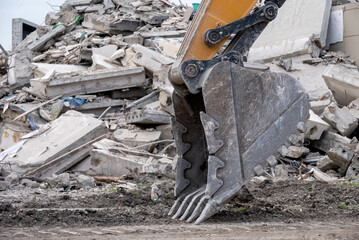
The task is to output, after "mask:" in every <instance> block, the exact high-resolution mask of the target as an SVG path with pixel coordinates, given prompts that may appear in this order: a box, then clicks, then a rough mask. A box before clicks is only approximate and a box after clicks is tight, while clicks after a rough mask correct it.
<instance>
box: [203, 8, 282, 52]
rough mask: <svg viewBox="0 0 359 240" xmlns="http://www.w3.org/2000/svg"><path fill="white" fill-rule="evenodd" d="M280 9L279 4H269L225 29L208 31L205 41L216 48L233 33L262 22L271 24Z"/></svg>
mask: <svg viewBox="0 0 359 240" xmlns="http://www.w3.org/2000/svg"><path fill="white" fill-rule="evenodd" d="M278 8H279V7H278V5H277V4H275V3H273V2H267V3H266V5H265V6H263V7H261V8H260V9H259V10H258V11H256V12H254V13H253V14H251V15H248V16H247V17H244V18H241V19H239V20H237V21H235V22H232V23H230V24H227V25H225V26H223V27H220V28H216V29H210V30H208V31H207V32H206V33H205V36H204V41H205V43H206V44H207V45H208V46H216V45H217V44H219V43H220V41H222V40H223V39H224V38H226V37H228V36H230V35H231V34H233V33H238V32H241V31H244V30H245V29H247V28H250V27H252V26H254V25H256V24H258V23H261V22H270V21H272V20H273V19H275V18H276V16H277V13H278Z"/></svg>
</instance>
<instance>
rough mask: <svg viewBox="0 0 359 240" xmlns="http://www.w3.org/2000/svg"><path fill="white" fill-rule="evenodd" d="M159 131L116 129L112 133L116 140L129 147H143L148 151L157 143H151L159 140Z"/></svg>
mask: <svg viewBox="0 0 359 240" xmlns="http://www.w3.org/2000/svg"><path fill="white" fill-rule="evenodd" d="M160 136H161V132H159V131H145V130H139V129H136V130H129V129H118V130H116V131H115V132H114V133H113V137H114V139H115V140H116V141H119V142H121V143H123V144H125V145H128V146H130V147H136V148H140V149H144V150H146V151H148V152H150V151H151V150H152V149H153V148H154V147H155V146H156V145H157V144H155V143H153V142H156V141H158V140H160Z"/></svg>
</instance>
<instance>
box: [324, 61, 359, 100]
mask: <svg viewBox="0 0 359 240" xmlns="http://www.w3.org/2000/svg"><path fill="white" fill-rule="evenodd" d="M323 78H324V80H325V82H326V84H327V85H328V87H329V89H330V90H332V92H333V95H334V97H335V99H336V100H337V102H338V103H339V104H340V105H343V106H347V105H348V104H349V103H350V102H351V101H354V100H355V99H357V98H359V70H358V69H353V68H349V67H347V66H345V65H339V64H330V65H328V67H327V68H326V69H325V71H324V72H323Z"/></svg>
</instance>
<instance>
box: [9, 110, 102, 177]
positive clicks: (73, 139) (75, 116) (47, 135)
mask: <svg viewBox="0 0 359 240" xmlns="http://www.w3.org/2000/svg"><path fill="white" fill-rule="evenodd" d="M105 133H106V128H105V126H104V125H103V122H102V121H101V120H98V119H95V118H92V117H89V116H86V115H84V114H82V113H79V112H76V111H73V110H71V111H67V112H66V113H64V114H63V115H61V117H59V118H58V119H56V120H54V121H53V122H50V123H48V124H46V125H44V126H43V127H41V128H40V129H39V130H37V132H36V131H35V132H32V133H30V134H31V136H32V137H30V134H28V135H26V136H24V137H23V138H25V139H22V141H24V143H23V145H22V147H21V149H19V150H18V152H17V153H16V155H15V156H11V155H7V156H6V157H5V158H4V160H3V162H4V163H9V164H11V169H12V171H14V172H17V173H19V174H26V173H28V172H30V171H32V170H35V169H37V168H39V167H42V166H43V165H45V164H48V163H49V162H51V161H52V160H55V159H56V158H59V157H61V156H62V155H64V154H67V153H69V152H70V151H72V150H74V149H76V148H78V147H80V146H82V145H84V144H85V143H87V142H89V141H91V140H93V139H95V138H98V137H99V136H102V135H103V134H105Z"/></svg>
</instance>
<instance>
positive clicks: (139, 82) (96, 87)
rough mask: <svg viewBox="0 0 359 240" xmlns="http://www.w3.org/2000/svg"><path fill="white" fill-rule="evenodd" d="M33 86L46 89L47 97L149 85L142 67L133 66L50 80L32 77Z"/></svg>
mask: <svg viewBox="0 0 359 240" xmlns="http://www.w3.org/2000/svg"><path fill="white" fill-rule="evenodd" d="M30 83H31V86H32V87H33V88H35V89H39V90H40V91H42V89H44V90H45V92H44V93H45V94H46V96H47V97H49V98H51V97H54V96H58V95H67V96H72V95H78V94H88V93H98V92H106V91H112V90H116V89H126V88H131V87H141V86H142V87H143V86H146V85H147V80H146V78H145V72H144V69H143V68H142V67H132V68H126V69H119V70H102V71H96V72H83V73H77V74H56V75H55V76H54V78H52V79H50V80H48V81H42V79H31V81H30Z"/></svg>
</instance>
